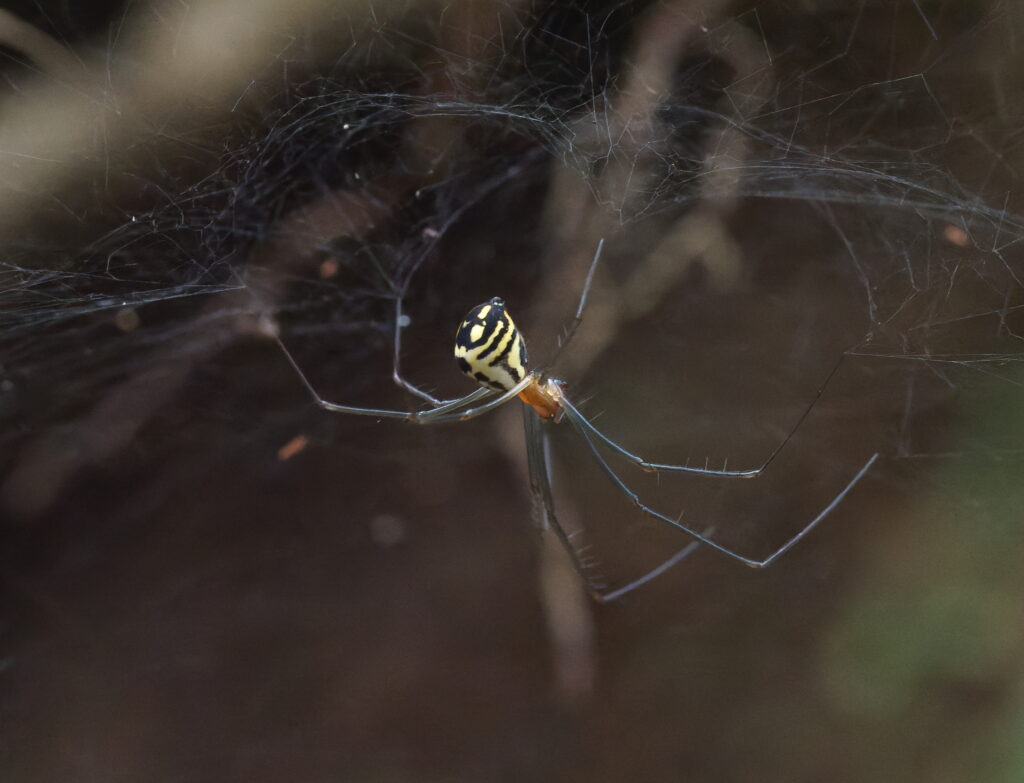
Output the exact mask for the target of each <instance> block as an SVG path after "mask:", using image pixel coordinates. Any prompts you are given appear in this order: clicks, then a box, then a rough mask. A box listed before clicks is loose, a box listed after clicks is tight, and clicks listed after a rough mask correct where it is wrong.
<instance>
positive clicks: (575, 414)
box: [562, 400, 879, 568]
mask: <svg viewBox="0 0 1024 783" xmlns="http://www.w3.org/2000/svg"><path fill="white" fill-rule="evenodd" d="M562 402H563V405H564V404H565V400H563V401H562ZM565 413H566V417H567V418H568V419H569V421H570V422H571V423H572V424H573V426H575V427H576V431H577V432H578V433H579V434H580V435H581V436H582V437H583V440H584V441H585V442H586V444H587V446H588V447H589V448H590V453H591V454H592V455H593V457H594V459H595V460H596V461H597V464H598V466H599V467H600V468H601V470H603V471H604V472H605V475H607V476H608V478H610V479H611V480H612V483H613V484H615V485H616V486H617V487H618V488H619V489H620V490H621V491H622V492H623V493H624V494H625V495H626V496H627V497H628V498H629V499H630V500H632V501H633V503H634V504H635V505H636V506H637V508H639V509H640V510H641V511H643V512H644V513H645V514H648V515H650V516H652V517H654V518H655V519H660V520H661V521H662V522H666V523H668V524H669V525H672V527H675V528H678V529H679V530H682V531H683V532H684V533H686V534H687V535H688V536H690V537H691V538H694V539H696V540H697V541H700V542H701V543H703V544H706V545H707V546H709V547H711V548H712V549H714V550H717V551H718V552H721V553H722V554H724V555H727V556H729V557H731V558H733V559H734V560H739V561H740V562H741V563H744V564H745V565H748V566H750V567H751V568H765V567H767V566H769V565H771V564H772V563H774V562H775V561H776V560H777V559H778V558H780V557H781V556H782V555H784V554H785V553H786V552H788V551H789V550H790V549H792V548H793V546H795V545H796V543H797V542H798V541H800V540H801V539H802V538H804V537H805V536H806V535H807V534H808V533H810V532H811V531H812V530H814V528H815V527H817V526H818V524H819V523H820V522H821V521H822V520H823V519H825V517H827V516H828V515H829V514H831V513H832V511H834V510H835V508H836V506H838V505H839V504H840V503H841V502H842V501H843V498H845V497H846V496H847V495H848V494H849V492H850V490H852V489H853V488H854V487H855V486H856V485H857V483H858V482H859V481H860V480H861V479H862V478H864V476H865V475H866V474H867V472H868V470H870V469H871V466H872V465H873V464H874V463H875V460H877V459H878V456H879V455H878V454H877V453H876V454H873V455H871V457H870V458H869V459H868V461H867V462H865V463H864V465H863V466H862V467H861V469H860V470H858V471H857V473H856V474H855V475H854V476H853V478H852V479H850V481H849V482H848V483H847V484H846V486H845V487H843V489H842V491H841V492H840V493H839V494H838V495H836V496H835V497H834V498H832V500H831V502H830V503H829V504H828V505H827V506H825V508H823V509H822V510H821V511H820V512H819V513H818V515H817V516H816V517H814V519H812V520H811V521H810V522H808V523H807V524H806V525H805V526H804V527H803V528H802V529H801V530H800V531H799V532H797V534H796V535H794V536H792V537H791V538H790V539H789V540H787V541H786V542H785V543H784V544H782V546H780V547H779V548H778V549H776V550H775V551H774V552H772V553H771V554H770V555H768V556H767V557H765V558H763V559H757V558H753V557H747V556H746V555H742V554H740V553H739V552H736V551H734V550H732V549H729V548H728V547H726V546H724V545H722V544H719V543H716V542H715V541H712V540H711V539H710V538H708V537H707V536H706V535H704V534H702V533H698V532H697V531H696V530H694V529H693V528H691V527H689V526H687V525H684V524H683V523H682V522H681V521H679V520H678V519H673V518H672V517H670V516H666V515H665V514H662V513H661V512H660V511H657V510H655V509H653V508H651V507H650V506H648V505H646V504H645V503H644V502H643V501H641V500H640V497H639V495H637V493H636V492H634V491H633V490H632V489H630V487H629V486H628V485H627V484H626V482H625V481H623V480H622V479H621V478H620V477H619V475H618V474H617V473H616V472H615V470H614V469H613V468H612V467H611V465H609V464H608V461H607V460H606V459H605V458H604V457H603V456H602V455H601V452H600V451H599V450H598V448H597V444H596V443H594V440H593V438H592V437H591V436H590V432H589V430H588V427H587V424H588V423H589V422H587V421H586V419H584V418H583V417H582V416H581V415H580V413H579V411H577V410H576V409H575V408H573V407H572V406H565Z"/></svg>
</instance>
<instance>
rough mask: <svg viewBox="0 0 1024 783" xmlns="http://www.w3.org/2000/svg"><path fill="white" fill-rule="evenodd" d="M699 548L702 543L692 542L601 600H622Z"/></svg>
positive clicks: (710, 530) (710, 529)
mask: <svg viewBox="0 0 1024 783" xmlns="http://www.w3.org/2000/svg"><path fill="white" fill-rule="evenodd" d="M712 532H714V528H708V529H707V530H705V531H704V533H703V534H704V535H705V536H708V535H711V533H712ZM699 548H700V541H691V542H690V543H689V544H687V545H686V546H684V547H683V548H682V549H680V550H679V551H678V552H676V553H675V554H674V555H672V557H670V558H669V559H668V560H666V561H665V562H664V563H662V564H661V565H660V566H658V567H657V568H652V569H651V570H650V571H648V572H647V573H646V574H644V575H643V576H641V577H640V578H639V579H634V580H633V581H632V582H630V583H629V584H628V585H625V586H624V587H620V588H618V589H617V590H612V591H611V592H610V593H605V594H604V595H602V596H601V600H602V601H604V602H605V603H606V604H610V603H611V602H612V601H616V600H618V599H619V598H622V596H624V595H625V594H626V593H632V592H633V591H634V590H636V589H637V588H638V587H640V586H642V585H645V584H647V583H648V582H650V581H651V580H652V579H654V578H656V577H659V576H661V575H662V574H663V573H665V572H666V571H668V570H669V569H670V568H672V567H673V566H674V565H676V564H677V563H678V562H679V561H680V560H684V559H686V558H687V557H689V556H690V555H692V554H693V553H694V552H695V551H696V550H697V549H699Z"/></svg>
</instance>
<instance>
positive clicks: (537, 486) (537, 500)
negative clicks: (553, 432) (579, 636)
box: [523, 405, 605, 601]
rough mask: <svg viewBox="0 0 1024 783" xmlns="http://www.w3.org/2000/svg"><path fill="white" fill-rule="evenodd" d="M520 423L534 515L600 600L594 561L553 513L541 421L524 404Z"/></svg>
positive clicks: (600, 595) (601, 599)
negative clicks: (559, 545) (524, 436)
mask: <svg viewBox="0 0 1024 783" xmlns="http://www.w3.org/2000/svg"><path fill="white" fill-rule="evenodd" d="M523 424H524V425H525V429H526V462H527V467H528V469H529V473H530V494H531V496H532V499H533V511H534V514H535V518H536V520H537V522H538V523H539V524H540V526H541V528H542V529H544V530H550V531H551V532H552V533H554V534H555V536H556V537H557V538H558V540H559V542H561V544H562V547H563V548H564V549H565V552H566V554H567V555H569V560H570V562H571V563H572V566H573V568H574V569H575V570H576V573H578V574H579V576H580V580H581V581H582V582H583V584H584V585H585V586H586V588H587V591H588V592H589V593H590V594H591V595H592V596H593V597H594V598H595V599H596V600H598V601H603V600H604V592H603V591H604V589H605V585H604V583H603V582H601V580H600V579H599V578H598V577H597V576H595V574H594V569H593V565H592V564H591V563H588V562H585V561H584V559H583V558H582V557H581V550H580V549H579V548H578V547H577V546H576V545H575V544H574V543H573V540H572V536H571V535H570V534H569V533H567V532H566V530H565V528H563V527H562V524H561V522H559V521H558V517H557V516H556V515H555V500H554V496H553V494H552V492H551V477H550V472H549V463H548V455H547V448H546V446H547V441H546V433H545V431H544V422H543V421H542V420H541V419H540V417H539V416H537V414H536V413H534V412H533V410H532V409H530V408H528V407H527V406H525V405H524V406H523Z"/></svg>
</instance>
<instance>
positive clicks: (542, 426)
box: [274, 240, 878, 602]
mask: <svg viewBox="0 0 1024 783" xmlns="http://www.w3.org/2000/svg"><path fill="white" fill-rule="evenodd" d="M603 247H604V240H601V241H600V242H599V243H598V246H597V250H596V251H595V253H594V258H593V260H592V261H591V263H590V267H589V269H588V272H587V277H586V280H585V282H584V284H583V290H582V292H581V294H580V298H579V304H578V306H577V308H576V314H575V316H574V317H573V320H572V322H571V323H570V325H569V327H568V328H567V329H566V331H565V336H564V339H563V340H562V341H561V344H560V345H559V347H558V349H557V350H556V351H555V354H554V356H552V357H551V359H550V360H549V361H548V362H546V363H545V364H544V367H545V368H547V367H550V366H551V365H552V364H554V362H555V360H556V359H557V358H558V356H560V354H561V351H562V350H564V349H565V347H566V346H567V345H568V344H569V342H570V341H571V340H572V337H573V335H574V334H575V333H576V330H577V328H578V327H579V325H580V324H581V323H582V321H583V311H584V309H585V308H586V304H587V297H588V295H589V293H590V287H591V284H592V283H593V279H594V271H595V269H596V268H597V264H598V261H599V260H600V258H601V251H602V249H603ZM395 302H396V304H395V338H394V345H393V349H394V358H393V371H392V377H393V380H394V381H395V383H396V384H398V385H399V386H400V387H401V388H403V389H405V390H406V391H408V392H410V393H412V394H414V395H416V396H417V397H419V398H420V399H422V400H424V401H425V402H427V403H429V405H430V406H431V407H429V408H426V409H424V410H419V411H400V410H391V409H386V408H364V407H356V406H352V405H342V404H339V403H336V402H330V401H328V400H325V399H324V398H323V397H321V396H320V394H319V393H318V392H317V391H316V389H315V388H314V387H313V384H312V383H311V382H310V380H309V379H308V378H307V376H306V374H305V373H304V372H303V371H302V369H301V368H300V367H299V364H298V362H297V361H296V360H295V358H294V357H293V356H292V354H291V352H290V351H289V350H288V348H287V347H285V345H284V343H283V342H282V341H281V338H280V337H279V336H278V335H277V334H276V333H275V334H274V339H275V341H276V342H277V344H278V345H279V346H280V348H281V350H282V352H283V353H284V355H285V356H286V357H287V359H288V362H289V363H290V364H291V366H292V368H293V369H294V370H295V372H296V374H297V375H298V376H299V378H300V379H301V381H302V383H303V385H305V387H306V389H307V390H308V391H309V393H310V395H312V397H313V400H314V401H315V402H316V404H317V405H319V406H320V407H321V408H323V409H325V410H328V411H331V412H333V413H349V414H354V415H358V416H372V417H374V418H378V419H398V420H401V421H406V422H410V423H413V424H436V423H440V422H447V421H466V420H468V419H473V418H476V417H477V416H480V415H482V414H484V413H487V412H488V411H491V410H493V409H495V408H497V407H499V406H501V405H504V404H505V403H506V402H509V401H510V400H512V399H514V398H517V397H518V398H519V399H520V400H521V401H522V402H523V403H524V404H525V405H524V407H523V420H524V425H525V432H526V453H527V464H528V469H529V476H530V492H531V495H532V498H533V501H534V508H535V512H536V513H537V515H538V517H539V519H538V522H539V523H540V525H541V527H542V528H544V529H550V530H552V531H553V532H554V533H555V535H556V536H557V537H558V539H559V541H560V542H561V543H562V545H563V546H564V548H565V550H566V552H567V554H568V556H569V559H570V560H571V562H572V565H573V567H574V568H575V570H576V571H577V573H578V574H579V575H580V578H581V579H582V580H583V582H584V584H585V585H586V586H587V589H588V590H589V591H590V593H591V595H592V596H593V597H594V598H595V599H596V600H598V601H600V602H609V601H613V600H615V599H617V598H619V597H621V596H623V595H625V594H626V593H629V592H631V591H633V590H635V589H636V588H638V587H640V586H641V585H643V584H645V583H647V582H649V581H650V580H652V579H654V578H655V577H657V576H658V575H660V574H662V573H663V572H665V571H666V570H668V569H669V568H671V567H672V566H674V565H676V564H677V563H678V562H679V561H681V560H682V559H684V558H685V557H687V556H688V555H689V554H690V553H691V552H693V551H694V550H695V549H696V548H697V547H699V546H701V545H704V546H707V547H710V548H711V549H713V550H715V551H717V552H719V553H721V554H723V555H726V556H728V557H730V558H732V559H734V560H737V561H739V562H740V563H743V564H744V565H747V566H750V567H752V568H765V567H767V566H769V565H771V564H772V563H774V562H775V561H776V560H778V559H779V558H780V557H781V556H782V555H784V554H785V553H786V552H788V551H789V550H790V549H791V548H792V547H793V546H795V545H796V544H797V542H799V541H800V540H801V539H803V538H804V537H805V536H806V535H807V534H808V533H810V532H811V531H812V530H813V529H814V528H815V527H817V525H818V524H819V523H820V522H821V521H822V520H823V519H825V517H827V516H828V515H829V514H830V513H831V512H832V511H833V510H834V509H835V508H836V507H837V506H838V505H839V504H840V503H841V502H842V500H843V498H845V497H846V495H847V494H849V492H850V490H852V489H853V487H854V486H855V485H856V484H857V483H858V482H859V481H860V480H861V479H862V478H863V477H864V475H865V474H866V473H867V472H868V470H870V468H871V466H872V464H874V462H875V460H876V459H877V458H878V454H877V453H876V454H873V455H872V456H871V457H870V458H869V459H868V460H867V462H865V463H864V465H863V466H861V468H860V469H859V470H858V471H857V472H856V473H855V474H854V476H853V478H851V479H850V480H849V481H848V482H847V484H846V486H845V487H843V489H842V490H841V491H840V492H839V494H837V495H836V496H835V497H834V498H832V500H831V502H829V504H828V505H827V506H825V508H823V509H822V510H821V511H820V512H819V513H818V514H817V516H815V517H814V518H813V519H812V520H811V521H810V522H808V523H807V524H806V525H804V527H803V528H801V529H800V530H799V531H798V532H797V533H796V534H795V535H793V536H792V537H790V538H789V539H788V540H786V541H785V542H784V543H783V544H782V545H781V546H779V547H778V548H777V549H775V550H774V551H773V552H772V553H771V554H769V555H768V556H767V557H765V558H763V559H757V558H754V557H749V556H746V555H743V554H741V553H739V552H736V551H734V550H732V549H730V548H728V547H726V546H724V545H723V544H720V543H718V542H716V541H714V540H713V539H712V538H710V536H711V534H712V533H713V528H706V529H704V530H697V529H695V528H693V527H691V526H689V525H687V524H685V523H683V522H682V521H681V519H676V518H673V517H670V516H667V515H665V514H663V513H662V512H660V511H657V510H656V509H654V508H651V507H650V506H648V505H647V504H645V503H644V502H643V501H642V500H641V499H640V497H639V496H638V495H637V493H636V492H635V491H633V490H632V489H631V488H630V487H629V485H628V484H626V482H625V481H624V480H623V479H622V478H621V477H620V476H619V474H618V473H617V472H616V471H615V470H614V469H613V468H612V467H611V465H610V464H609V463H608V461H607V460H606V459H605V457H604V455H603V454H602V453H601V448H602V447H603V448H605V449H607V450H608V451H611V452H613V453H615V454H617V455H619V456H620V457H623V458H625V459H626V460H628V461H629V462H632V463H633V464H635V465H637V466H638V467H640V468H641V469H643V470H645V471H649V472H659V471H666V472H676V473H690V474H698V475H702V476H717V477H720V478H756V477H758V476H760V475H762V474H763V473H764V471H765V470H766V469H767V468H768V466H769V465H770V464H771V463H772V462H773V461H774V459H775V457H776V456H777V455H778V454H779V452H781V451H782V450H783V448H785V446H786V444H787V443H789V441H790V439H791V438H792V437H793V435H794V433H795V432H796V431H797V430H798V429H799V428H800V425H801V424H802V423H803V421H804V419H805V418H806V417H807V415H808V414H809V413H810V411H811V409H812V408H813V407H814V404H815V403H816V402H817V400H818V398H819V397H820V396H821V393H822V391H823V390H824V388H825V386H826V385H827V380H826V382H825V384H823V385H822V386H821V387H820V389H819V391H818V393H817V395H815V398H814V400H812V401H811V403H810V405H809V406H808V407H807V408H806V409H805V410H804V412H803V414H802V415H801V416H800V418H799V420H798V421H797V423H796V425H795V426H794V427H793V428H792V430H790V432H789V434H788V435H787V436H786V437H785V438H784V439H783V440H782V442H781V443H779V444H778V445H777V446H776V447H775V448H774V449H773V450H772V452H771V453H770V454H769V455H768V457H767V459H766V460H765V461H764V462H763V463H761V465H760V466H759V467H756V468H752V469H749V470H726V469H722V470H716V469H713V468H709V467H694V466H690V465H668V464H662V463H656V462H651V461H649V460H646V459H644V458H643V457H641V456H638V455H637V454H634V453H632V452H631V451H628V450H627V449H625V448H624V447H622V446H621V445H619V444H618V443H616V442H615V441H613V440H612V439H611V438H609V437H608V436H607V435H605V434H604V433H602V432H601V431H600V430H599V429H598V428H597V427H595V426H594V424H593V423H592V422H591V421H590V420H589V419H587V417H585V416H584V415H583V414H582V413H580V411H579V409H578V408H577V407H576V406H575V405H574V404H573V402H572V401H571V400H570V399H569V397H568V395H567V394H566V383H565V382H564V381H561V380H558V379H556V378H551V377H549V376H548V371H547V369H541V370H533V371H529V370H528V369H527V357H526V341H525V339H524V338H523V336H522V334H521V333H520V331H519V329H518V328H517V327H516V325H515V322H514V321H513V320H512V317H511V316H510V315H509V313H508V310H507V309H506V307H505V303H504V302H503V301H502V300H501V299H500V298H498V297H494V298H493V299H491V300H490V301H488V302H484V303H483V304H480V305H477V306H476V307H474V308H473V309H472V310H470V311H469V313H468V314H467V315H466V317H465V318H464V319H463V321H462V324H461V325H460V326H459V329H458V331H457V333H456V335H455V359H456V361H457V363H458V365H459V368H460V369H461V370H462V371H463V372H464V373H465V374H466V375H468V376H469V377H470V378H472V379H473V380H475V381H476V382H477V383H478V384H479V385H480V388H478V389H476V390H475V391H472V392H470V393H469V394H467V395H465V396H464V397H460V398H458V399H454V400H439V399H437V398H435V397H433V396H432V395H430V394H429V393H427V392H425V391H423V390H422V389H420V388H418V387H417V386H415V385H414V384H412V383H410V382H409V381H407V380H405V378H404V377H403V376H402V374H401V372H400V365H399V355H400V353H401V328H402V321H403V316H402V300H401V297H398V298H396V300H395ZM837 367H838V365H837ZM834 372H835V370H833V373H834ZM829 377H830V378H831V375H830V376H829ZM561 421H568V422H569V424H570V425H571V426H572V427H573V428H574V429H575V431H576V432H577V434H578V435H579V436H580V437H581V438H582V439H583V441H584V443H585V444H586V445H587V447H588V449H589V451H590V454H591V455H592V456H593V458H594V460H595V461H596V463H597V465H598V466H599V467H600V468H601V470H602V471H603V472H604V473H605V474H606V475H607V476H608V478H609V479H610V480H611V481H612V483H613V484H614V485H615V486H616V487H617V488H618V489H619V490H621V492H622V493H623V494H625V495H626V497H628V498H629V499H630V500H631V501H632V502H633V504H634V505H636V506H637V508H639V509H640V510H641V511H642V512H643V513H644V514H647V515H649V516H652V517H654V518H655V519H658V520H660V521H662V522H664V523H666V524H668V525H671V526H672V527H674V528H677V529H679V530H681V531H682V532H683V533H685V534H686V535H687V536H688V537H689V539H690V541H689V543H688V544H687V545H686V546H685V547H683V548H682V549H680V550H679V551H678V552H676V553H675V554H674V555H672V557H670V558H669V559H668V560H666V561H665V562H663V563H662V564H661V565H659V566H657V567H656V568H654V569H653V570H651V571H649V572H647V573H646V574H644V575H643V576H642V577H640V578H639V579H636V580H634V581H632V582H630V583H629V584H627V585H625V586H624V587H620V588H618V589H616V590H611V591H608V590H604V589H603V587H602V586H601V585H599V584H597V583H596V582H595V581H594V580H593V579H592V577H591V576H590V574H589V573H588V568H587V566H586V564H585V563H584V561H583V560H582V558H581V556H580V553H579V552H578V551H577V549H576V547H574V546H573V544H572V540H571V537H570V535H569V534H568V533H567V532H566V530H565V528H563V527H562V525H561V523H560V522H559V521H558V517H557V516H556V514H555V504H554V498H553V492H552V489H551V479H550V467H549V459H548V451H547V425H551V424H557V423H559V422H561Z"/></svg>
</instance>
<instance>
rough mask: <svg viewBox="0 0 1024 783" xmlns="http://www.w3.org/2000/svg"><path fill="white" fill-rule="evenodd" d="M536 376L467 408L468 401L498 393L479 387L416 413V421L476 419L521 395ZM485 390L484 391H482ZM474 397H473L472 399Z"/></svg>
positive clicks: (430, 422)
mask: <svg viewBox="0 0 1024 783" xmlns="http://www.w3.org/2000/svg"><path fill="white" fill-rule="evenodd" d="M535 382H536V378H535V377H534V376H533V375H527V376H526V377H525V378H523V380H521V381H520V382H519V383H517V384H516V385H515V386H513V387H512V388H511V389H509V390H508V391H506V392H502V393H501V394H500V395H499V396H497V397H494V398H493V399H490V400H487V402H485V403H484V404H483V405H478V406H476V407H475V408H466V409H465V410H462V409H463V408H465V405H466V404H467V403H466V401H467V400H468V401H469V402H475V401H476V400H477V399H481V398H486V397H487V396H488V395H491V394H496V392H495V391H494V390H493V389H483V388H482V387H481V389H477V390H476V391H475V392H471V393H469V394H467V395H466V396H465V397H463V398H462V399H461V400H455V401H454V402H451V403H447V404H446V405H442V406H440V407H438V408H434V409H432V410H426V411H422V412H420V413H418V414H416V417H417V418H416V421H418V422H419V423H421V424H434V423H436V422H440V421H466V420H468V419H475V418H476V417H477V416H480V415H481V414H484V413H487V411H490V410H494V409H495V408H497V407H498V406H500V405H504V404H505V403H506V402H508V401H509V400H511V399H514V398H515V397H518V396H519V392H521V391H522V390H523V389H525V388H526V387H527V386H529V385H530V384H531V383H535ZM481 391H482V392H484V393H481ZM470 398H473V399H470Z"/></svg>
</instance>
